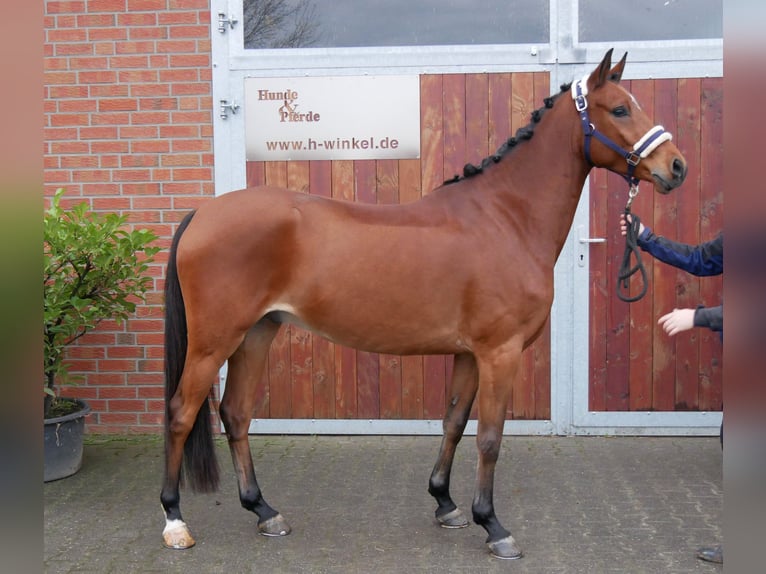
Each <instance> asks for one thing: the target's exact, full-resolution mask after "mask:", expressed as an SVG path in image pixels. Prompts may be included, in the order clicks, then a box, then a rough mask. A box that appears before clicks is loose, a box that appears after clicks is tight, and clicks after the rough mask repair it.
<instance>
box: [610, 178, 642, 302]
mask: <svg viewBox="0 0 766 574" xmlns="http://www.w3.org/2000/svg"><path fill="white" fill-rule="evenodd" d="M636 195H638V186H637V185H635V184H632V185H631V186H630V191H629V192H628V203H627V204H626V205H625V211H624V213H625V223H627V225H628V228H627V233H626V234H625V252H624V253H623V256H622V263H621V264H620V269H619V271H618V272H617V297H619V298H620V300H622V301H625V302H626V303H633V302H634V301H638V300H639V299H641V297H643V296H644V295H646V290H647V288H648V286H649V281H648V279H647V275H646V269H645V268H644V263H643V261H641V250H640V249H639V247H638V233H639V229H641V220H640V219H639V217H638V216H637V215H634V214H632V213H631V212H630V206H631V204H632V203H633V199H634V198H635V197H636ZM628 215H630V221H628ZM631 255H633V256H635V258H636V264H635V266H633V267H631V266H630V257H631ZM637 271H640V272H641V283H642V285H641V291H640V292H639V293H638V295H634V296H633V297H631V296H630V278H631V276H633V275H634V274H635V273H636V272H637Z"/></svg>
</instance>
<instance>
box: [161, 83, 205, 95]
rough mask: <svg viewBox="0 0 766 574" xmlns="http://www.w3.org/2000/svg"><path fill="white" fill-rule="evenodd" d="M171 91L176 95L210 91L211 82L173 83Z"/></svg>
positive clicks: (203, 93)
mask: <svg viewBox="0 0 766 574" xmlns="http://www.w3.org/2000/svg"><path fill="white" fill-rule="evenodd" d="M170 93H171V94H173V95H174V96H180V95H189V94H202V95H206V94H209V93H210V84H209V83H207V82H198V83H192V82H189V83H182V84H173V87H172V88H171V90H170Z"/></svg>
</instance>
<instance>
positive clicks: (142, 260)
mask: <svg viewBox="0 0 766 574" xmlns="http://www.w3.org/2000/svg"><path fill="white" fill-rule="evenodd" d="M63 194H64V190H63V189H59V190H57V191H56V193H55V195H54V196H53V198H52V200H51V205H50V208H49V209H48V210H47V211H46V212H45V219H44V221H45V223H44V240H43V254H44V258H45V267H44V273H43V306H44V319H43V338H44V342H45V349H44V354H43V361H44V365H43V367H44V374H45V381H44V383H43V391H44V392H45V393H46V395H48V396H51V397H55V396H56V394H57V393H56V384H57V383H58V384H59V385H61V384H67V383H71V382H72V378H71V376H70V375H69V372H68V369H67V365H66V363H65V362H64V351H65V349H66V347H67V346H68V345H70V344H71V343H73V342H74V341H76V340H77V339H79V338H80V337H82V336H83V335H84V334H85V333H86V332H88V331H90V330H91V329H93V328H94V327H95V326H96V325H97V324H98V323H99V322H100V321H102V320H103V319H115V320H116V321H117V322H118V323H121V322H123V321H125V320H126V319H127V318H128V317H129V316H130V315H131V314H132V313H133V312H134V311H135V309H136V302H137V301H143V300H145V296H146V292H147V291H148V290H149V288H150V287H151V285H152V279H151V277H147V276H145V272H146V270H147V269H148V267H149V263H151V262H152V261H153V259H154V254H155V253H157V251H158V250H159V248H158V247H151V246H150V244H151V243H152V242H153V241H155V240H156V239H157V236H156V235H155V234H154V232H152V231H150V230H148V229H139V230H134V231H128V230H126V229H125V224H126V222H127V217H126V216H124V215H123V216H120V215H117V214H114V213H109V214H97V213H92V212H89V211H88V204H87V203H86V202H83V203H80V204H78V205H76V206H74V207H72V208H71V209H62V207H61V206H60V200H61V197H62V195H63Z"/></svg>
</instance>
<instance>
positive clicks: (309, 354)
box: [287, 161, 314, 419]
mask: <svg viewBox="0 0 766 574" xmlns="http://www.w3.org/2000/svg"><path fill="white" fill-rule="evenodd" d="M309 181H310V179H309V162H308V161H290V162H288V163H287V187H288V188H289V189H291V190H293V191H297V192H299V193H308V191H309ZM290 335H291V336H290V358H291V369H290V375H291V383H292V412H293V417H294V418H301V419H307V418H312V417H313V416H314V385H313V381H312V365H313V350H312V349H313V336H312V334H311V332H310V331H307V330H305V329H301V328H299V327H295V326H291V333H290Z"/></svg>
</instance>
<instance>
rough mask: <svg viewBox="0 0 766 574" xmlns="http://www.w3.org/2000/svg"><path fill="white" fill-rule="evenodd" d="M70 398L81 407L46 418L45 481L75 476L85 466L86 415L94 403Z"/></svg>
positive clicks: (44, 444)
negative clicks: (83, 444)
mask: <svg viewBox="0 0 766 574" xmlns="http://www.w3.org/2000/svg"><path fill="white" fill-rule="evenodd" d="M66 400H69V401H71V402H73V403H76V405H77V406H78V407H79V409H78V410H77V411H76V412H73V413H70V414H68V415H64V416H60V417H55V418H50V419H45V420H44V423H45V429H44V434H43V436H44V442H43V454H44V456H45V464H44V470H43V480H44V481H45V482H50V481H52V480H58V479H59V478H66V477H67V476H71V475H73V474H74V473H76V472H77V471H78V470H80V467H81V466H82V441H83V437H84V435H85V416H86V415H87V414H88V413H89V412H90V405H88V403H86V402H85V401H82V400H80V399H66Z"/></svg>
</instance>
